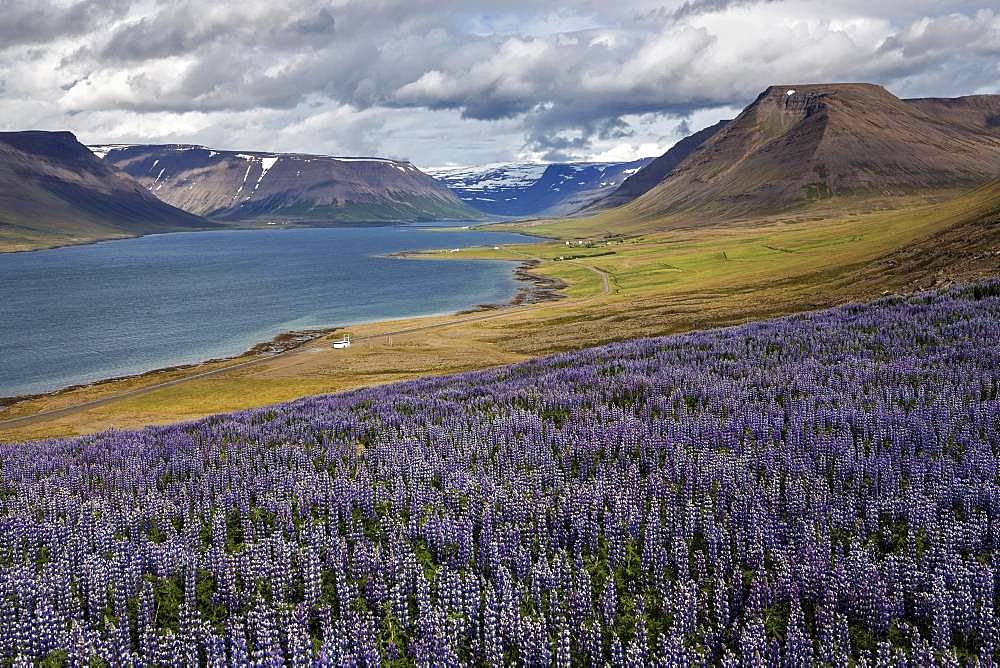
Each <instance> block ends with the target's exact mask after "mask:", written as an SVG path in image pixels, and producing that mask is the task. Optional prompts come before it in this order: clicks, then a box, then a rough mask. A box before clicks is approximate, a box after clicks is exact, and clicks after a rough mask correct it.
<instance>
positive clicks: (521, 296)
mask: <svg viewBox="0 0 1000 668" xmlns="http://www.w3.org/2000/svg"><path fill="white" fill-rule="evenodd" d="M133 238H135V237H133ZM19 252H28V251H19ZM419 255H420V252H401V253H393V254H392V256H393V257H400V258H415V257H416V256H419ZM538 264H539V261H538V260H525V261H523V262H521V263H520V264H519V265H518V266H517V267H515V268H514V270H513V273H514V277H515V280H516V281H519V282H522V283H525V285H522V286H521V287H519V288H518V290H517V292H516V293H515V294H514V296H513V297H511V299H510V300H509V301H508V302H506V303H501V304H477V305H476V306H473V307H471V308H467V309H463V310H459V311H455V312H454V313H451V314H448V315H468V314H472V313H481V312H488V311H501V310H503V309H507V308H512V307H517V306H526V305H529V304H540V303H543V302H551V301H559V300H561V299H565V298H566V295H565V294H563V293H561V292H559V291H560V290H562V289H563V288H565V287H567V286H566V284H565V283H564V282H562V281H560V280H558V279H552V278H548V277H545V276H539V275H537V274H532V273H531V271H530V270H531V269H532V268H534V267H536V266H537V265H538ZM435 315H441V314H425V315H422V316H414V317H415V318H423V317H433V316H435ZM392 320H393V318H383V319H381V320H377V321H373V322H391V321H392ZM357 324H370V323H352V324H346V325H339V326H335V327H323V328H315V329H305V330H292V331H287V332H282V333H280V334H277V335H276V336H274V337H272V338H271V339H269V340H267V341H261V342H259V343H256V344H254V345H253V346H251V347H250V348H248V349H247V350H245V351H243V352H241V353H238V354H235V355H230V356H225V357H214V358H210V359H206V360H201V361H198V362H191V363H187V364H175V365H171V366H165V367H157V368H155V369H150V370H148V371H141V372H139V373H134V374H126V375H124V376H113V377H110V378H101V379H98V380H93V381H89V382H84V383H76V384H74V385H68V386H66V387H61V388H59V389H55V390H52V391H50V392H37V393H34V394H22V395H11V396H0V418H2V417H3V413H4V412H6V411H7V410H8V409H10V408H11V407H13V406H16V405H17V404H20V403H22V402H25V401H32V400H37V399H44V398H52V397H58V396H60V395H64V394H69V393H71V392H75V391H78V390H84V389H92V388H99V387H101V386H104V385H110V384H114V383H121V382H126V381H136V380H143V379H148V378H152V377H154V376H158V375H162V374H167V373H171V372H174V371H187V370H196V369H199V368H201V367H205V366H209V365H215V364H224V363H226V362H235V361H237V360H241V359H243V358H245V357H253V358H256V359H260V358H270V357H275V356H278V355H282V354H284V353H287V352H291V351H292V350H295V349H297V348H301V347H303V346H305V345H306V344H309V343H312V342H314V341H317V340H319V339H323V338H325V337H329V336H330V335H332V334H334V333H335V332H338V331H343V330H346V329H348V328H350V327H351V326H353V325H357ZM224 368H225V367H220V370H222V369H224Z"/></svg>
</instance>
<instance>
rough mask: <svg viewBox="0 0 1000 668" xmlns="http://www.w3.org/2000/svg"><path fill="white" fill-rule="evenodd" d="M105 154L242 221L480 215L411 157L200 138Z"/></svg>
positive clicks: (202, 206) (145, 180)
mask: <svg viewBox="0 0 1000 668" xmlns="http://www.w3.org/2000/svg"><path fill="white" fill-rule="evenodd" d="M91 150H93V151H95V154H101V156H102V159H103V160H105V161H107V162H109V163H111V164H114V165H115V166H117V167H119V168H121V169H122V170H124V171H125V172H126V173H128V174H130V175H131V176H133V177H134V178H135V179H136V180H138V181H139V182H140V183H141V184H142V185H144V186H145V187H146V188H147V189H148V190H149V191H150V192H152V193H154V194H155V195H156V196H158V197H160V198H161V199H163V200H164V201H166V202H169V203H170V204H173V205H174V206H177V207H179V208H182V209H184V210H186V211H190V212H193V213H197V214H199V215H203V216H207V217H209V218H213V219H217V220H225V221H234V222H247V221H250V222H253V221H281V222H293V223H295V222H305V223H323V222H397V221H398V222H402V221H423V220H444V219H455V220H470V219H471V220H478V219H481V218H482V216H480V215H479V214H478V213H477V212H476V211H475V210H473V209H472V208H471V207H468V206H466V205H465V204H463V203H462V202H461V201H460V200H459V199H458V198H457V197H455V196H454V195H453V194H452V193H451V192H450V191H448V190H447V189H446V188H445V187H444V186H442V185H441V184H438V183H437V182H436V181H434V179H432V178H431V177H430V176H428V175H427V174H425V173H423V172H422V171H420V170H419V169H417V168H416V167H415V166H413V164H412V163H410V162H405V161H398V160H390V159H388V158H378V157H353V156H343V157H342V156H328V155H319V154H308V153H282V152H270V151H232V150H218V149H212V148H209V147H206V146H200V145H196V144H135V145H95V146H93V147H91Z"/></svg>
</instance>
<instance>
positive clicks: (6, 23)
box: [0, 0, 130, 50]
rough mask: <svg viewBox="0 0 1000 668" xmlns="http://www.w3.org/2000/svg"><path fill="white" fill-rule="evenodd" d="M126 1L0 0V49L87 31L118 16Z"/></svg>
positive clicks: (122, 11) (42, 41) (126, 5)
mask: <svg viewBox="0 0 1000 668" xmlns="http://www.w3.org/2000/svg"><path fill="white" fill-rule="evenodd" d="M129 4H130V3H129V2H128V0H82V1H79V2H74V3H71V4H69V5H65V4H64V3H59V2H52V1H51V0H3V2H2V3H0V50H2V49H5V48H8V47H11V46H16V45H20V44H38V43H44V42H48V41H51V40H54V39H57V38H59V37H63V36H66V35H82V34H85V33H88V32H90V31H91V30H94V29H95V28H97V27H99V26H100V25H102V24H104V23H105V22H107V21H109V20H111V19H115V18H118V17H120V16H121V15H122V14H123V13H124V12H125V11H126V10H127V8H128V6H129Z"/></svg>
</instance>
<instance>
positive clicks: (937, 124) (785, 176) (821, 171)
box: [626, 84, 1000, 216]
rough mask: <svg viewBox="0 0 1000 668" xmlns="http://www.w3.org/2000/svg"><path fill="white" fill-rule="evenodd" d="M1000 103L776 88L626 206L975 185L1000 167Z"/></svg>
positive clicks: (736, 208)
mask: <svg viewBox="0 0 1000 668" xmlns="http://www.w3.org/2000/svg"><path fill="white" fill-rule="evenodd" d="M998 101H1000V96H977V97H975V98H959V99H957V100H901V99H899V98H897V97H895V96H894V95H892V94H891V93H889V92H888V91H886V90H885V89H884V88H882V87H880V86H875V85H871V84H809V85H789V86H772V87H770V88H768V89H767V90H766V91H764V92H763V93H761V95H760V96H759V97H758V98H757V99H756V100H755V101H754V102H753V103H752V104H751V105H750V106H748V107H747V108H746V109H744V111H743V112H742V113H741V114H740V115H739V116H738V117H737V118H736V119H735V120H734V121H732V122H731V123H729V124H728V125H727V126H726V127H725V128H724V129H722V130H721V131H719V132H717V133H715V134H714V135H713V136H712V137H711V138H710V139H708V140H707V141H705V142H704V143H702V144H701V145H700V146H698V147H697V148H696V149H695V150H694V151H693V152H691V154H690V155H688V156H687V157H686V158H685V159H684V160H683V161H682V162H681V163H680V164H679V165H677V166H676V167H675V168H674V169H673V170H672V171H671V172H670V174H669V175H667V177H666V178H665V179H664V180H663V181H662V182H661V183H660V184H658V185H657V186H655V187H654V188H652V189H650V190H649V191H648V192H646V193H645V194H643V195H642V196H641V197H639V198H638V199H636V200H635V201H634V202H632V203H630V204H628V205H626V206H627V207H628V210H629V212H631V213H634V214H636V215H650V214H652V215H660V214H670V213H677V212H682V211H697V212H698V213H699V214H703V215H708V216H711V215H719V216H734V215H736V216H738V215H743V214H750V213H756V212H762V211H775V210H782V209H786V208H789V207H794V206H800V205H802V204H807V203H809V202H814V201H816V200H822V199H829V198H837V197H846V196H866V197H870V196H874V197H883V198H884V197H893V196H897V195H905V194H909V193H914V192H928V191H934V190H943V189H953V188H964V187H971V186H974V185H978V184H981V183H984V182H986V181H988V180H989V179H990V178H992V177H995V176H997V175H998V174H1000V123H998V122H997V118H998V116H997V111H998Z"/></svg>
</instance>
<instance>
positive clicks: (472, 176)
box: [428, 158, 652, 218]
mask: <svg viewBox="0 0 1000 668" xmlns="http://www.w3.org/2000/svg"><path fill="white" fill-rule="evenodd" d="M651 160H652V158H643V159H640V160H633V161H630V162H571V163H552V164H541V163H504V164H498V165H484V166H478V167H442V168H438V169H429V170H428V173H430V174H431V175H432V176H434V177H435V178H437V179H438V180H440V181H441V182H443V183H445V184H446V185H447V186H448V187H449V188H450V189H451V190H452V191H453V192H454V193H455V194H456V195H458V197H459V198H460V199H461V200H462V201H463V202H465V203H467V204H469V205H470V206H472V207H474V208H476V209H478V210H479V211H482V212H483V213H487V214H491V215H496V216H513V217H520V218H524V217H528V216H542V215H544V216H560V215H566V214H569V213H573V212H575V211H578V210H580V209H582V208H584V207H587V206H589V205H591V204H592V203H593V202H595V201H597V200H600V199H602V198H604V197H606V196H608V195H610V194H611V193H612V192H613V191H614V190H615V189H616V188H618V187H619V186H620V185H621V184H622V183H623V182H624V181H625V180H626V179H627V178H629V177H630V176H631V175H633V174H636V173H637V172H639V170H641V169H642V168H643V167H645V166H646V165H648V164H649V163H650V161H651Z"/></svg>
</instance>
